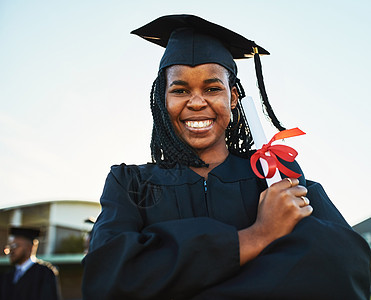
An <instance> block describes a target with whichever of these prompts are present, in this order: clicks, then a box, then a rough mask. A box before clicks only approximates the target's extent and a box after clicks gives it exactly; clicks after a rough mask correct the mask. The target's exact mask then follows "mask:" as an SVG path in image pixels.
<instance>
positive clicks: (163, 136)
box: [150, 69, 253, 168]
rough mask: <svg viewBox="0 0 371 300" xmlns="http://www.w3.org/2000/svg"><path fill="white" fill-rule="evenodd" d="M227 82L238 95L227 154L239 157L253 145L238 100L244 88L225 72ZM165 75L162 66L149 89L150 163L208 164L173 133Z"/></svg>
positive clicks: (169, 165)
mask: <svg viewBox="0 0 371 300" xmlns="http://www.w3.org/2000/svg"><path fill="white" fill-rule="evenodd" d="M228 78H229V85H230V87H231V88H232V87H233V86H235V87H236V88H237V92H238V95H239V101H238V103H237V106H236V108H235V109H233V110H232V113H233V121H231V122H230V123H229V124H228V127H227V129H226V132H225V135H226V144H227V148H228V150H229V152H230V153H232V154H235V155H237V156H241V157H247V156H249V155H250V154H249V150H250V148H251V146H252V144H253V140H252V136H251V133H250V129H249V127H248V125H247V122H246V118H245V116H244V113H243V109H242V106H241V103H240V100H241V99H242V98H243V97H245V91H244V89H243V87H242V85H241V83H240V81H239V79H238V78H237V77H236V76H235V75H234V74H233V73H231V72H229V71H228ZM165 90H166V77H165V70H164V69H161V70H160V71H159V73H158V76H157V78H156V79H155V81H154V82H153V85H152V89H151V95H150V99H151V102H150V103H151V111H152V116H153V128H152V138H151V156H152V162H154V163H156V164H158V165H159V166H160V167H162V168H172V167H174V166H175V164H177V163H180V164H182V165H186V166H192V167H207V166H208V165H207V164H206V163H205V162H204V161H203V160H202V159H201V158H200V157H199V156H198V155H197V153H196V152H195V151H194V150H193V149H192V148H191V147H190V146H189V145H187V144H186V143H184V142H183V141H181V140H180V138H179V137H178V136H177V135H176V133H175V131H174V128H173V125H172V123H171V121H170V117H169V114H168V112H167V109H166V105H165Z"/></svg>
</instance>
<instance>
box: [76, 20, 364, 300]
mask: <svg viewBox="0 0 371 300" xmlns="http://www.w3.org/2000/svg"><path fill="white" fill-rule="evenodd" d="M132 33H134V34H136V35H139V36H141V37H142V38H144V39H146V40H148V41H150V42H153V43H155V44H158V45H160V46H163V47H166V49H165V53H164V55H163V57H162V59H161V62H160V68H159V73H158V77H157V78H156V80H155V82H154V84H153V86H152V91H151V109H152V115H153V131H152V140H151V152H152V160H153V163H149V164H146V165H139V166H137V165H125V164H121V165H116V166H112V168H111V172H110V173H109V175H108V177H107V179H106V183H105V187H104V190H103V194H102V197H101V204H102V211H101V214H100V215H99V217H98V219H97V221H96V223H95V225H94V228H93V232H92V237H91V242H90V248H89V253H88V254H87V256H86V257H85V258H84V261H83V264H84V278H83V286H82V291H83V297H84V299H86V300H94V299H97V300H98V299H99V300H101V299H193V300H198V299H368V297H369V282H370V281H369V280H370V269H369V264H370V249H369V247H368V245H367V243H366V242H365V241H364V240H363V239H362V238H361V237H360V236H359V235H358V234H357V233H355V232H354V231H353V230H352V229H351V227H350V226H349V225H348V224H347V222H346V221H345V220H344V218H343V217H342V216H341V214H340V213H339V211H338V210H337V209H336V208H335V206H334V205H333V204H332V202H331V201H330V200H329V198H328V197H327V195H326V193H325V192H324V190H323V188H322V187H321V185H320V184H319V183H316V182H313V181H311V180H307V179H306V178H305V177H304V174H303V173H302V171H301V169H300V167H299V165H298V164H297V163H296V162H293V163H287V162H284V161H282V163H284V164H285V165H286V166H287V167H288V168H290V169H291V170H293V171H295V172H297V173H299V174H301V176H300V177H299V178H298V179H297V178H284V179H283V180H281V181H279V182H277V183H275V184H273V185H272V186H270V187H269V188H267V185H266V183H265V181H264V180H262V179H259V178H258V177H257V176H256V175H255V174H254V172H253V171H252V168H251V165H250V157H251V155H252V153H253V152H254V151H253V150H251V146H252V144H253V141H252V139H251V135H250V131H249V127H248V124H247V122H246V120H245V118H244V113H243V110H242V107H241V104H240V101H241V99H242V98H243V97H244V96H245V93H244V90H243V87H242V85H241V83H240V81H239V79H238V78H237V66H236V64H235V61H234V59H238V58H246V57H251V56H252V55H253V53H254V48H255V49H257V50H258V51H255V52H258V53H260V54H269V53H268V51H266V50H265V49H263V48H262V47H260V46H258V45H256V44H255V43H254V42H253V41H250V40H248V39H246V38H244V37H242V36H240V35H239V34H237V33H235V32H232V31H230V30H228V29H226V28H224V27H222V26H219V25H217V24H214V23H211V22H208V21H206V20H204V19H202V18H199V17H196V16H192V15H170V16H164V17H160V18H158V19H156V20H154V21H152V22H150V23H149V24H147V25H145V26H143V27H141V28H139V29H137V30H134V31H133V32H132ZM256 56H258V57H256ZM255 59H256V66H257V75H258V81H261V80H262V74H261V69H260V67H259V62H260V61H259V55H257V54H255ZM260 88H261V89H263V87H262V86H260ZM263 94H265V93H264V92H263V93H262V98H263V105H264V107H265V109H266V111H267V113H268V115H269V117H270V119H271V120H272V123H273V124H274V125H275V126H276V127H277V128H278V129H279V130H283V129H284V128H283V127H282V125H281V124H280V123H279V121H278V120H277V118H276V116H275V115H274V113H273V110H272V108H271V107H270V105H269V102H268V99H267V96H266V94H265V95H263Z"/></svg>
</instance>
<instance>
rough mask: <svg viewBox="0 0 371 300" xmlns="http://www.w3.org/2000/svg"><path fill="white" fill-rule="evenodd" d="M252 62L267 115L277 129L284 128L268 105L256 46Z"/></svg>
mask: <svg viewBox="0 0 371 300" xmlns="http://www.w3.org/2000/svg"><path fill="white" fill-rule="evenodd" d="M253 49H254V63H255V72H256V78H257V79H258V87H259V91H260V96H261V100H262V103H263V106H264V109H265V110H266V112H267V114H268V117H269V118H270V120H271V122H272V124H273V125H274V126H275V127H276V128H277V129H278V130H279V131H282V130H285V129H286V128H285V127H283V126H282V125H281V123H280V121H278V119H277V117H276V115H275V114H274V112H273V109H272V106H271V105H270V103H269V101H268V95H267V92H266V90H265V85H264V80H263V72H262V65H261V62H260V57H259V53H258V47H254V48H253Z"/></svg>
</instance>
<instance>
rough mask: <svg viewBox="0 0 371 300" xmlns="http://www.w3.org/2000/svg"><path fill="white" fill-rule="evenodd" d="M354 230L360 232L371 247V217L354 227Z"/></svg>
mask: <svg viewBox="0 0 371 300" xmlns="http://www.w3.org/2000/svg"><path fill="white" fill-rule="evenodd" d="M353 229H354V230H355V231H356V232H358V233H359V234H360V235H361V236H362V237H363V238H364V239H365V240H366V242H367V243H368V245H369V246H370V247H371V217H370V218H368V219H366V220H364V221H362V222H360V223H358V224H356V225H354V226H353Z"/></svg>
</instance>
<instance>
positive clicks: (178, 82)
mask: <svg viewBox="0 0 371 300" xmlns="http://www.w3.org/2000/svg"><path fill="white" fill-rule="evenodd" d="M173 85H188V82H187V81H183V80H174V81H173V82H172V83H170V85H169V87H170V86H173Z"/></svg>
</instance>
